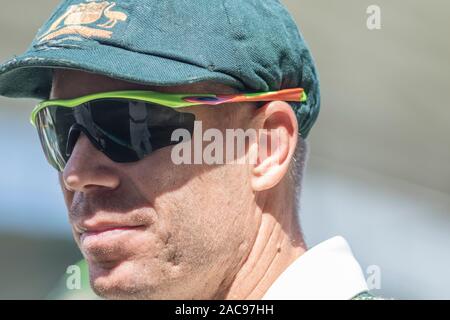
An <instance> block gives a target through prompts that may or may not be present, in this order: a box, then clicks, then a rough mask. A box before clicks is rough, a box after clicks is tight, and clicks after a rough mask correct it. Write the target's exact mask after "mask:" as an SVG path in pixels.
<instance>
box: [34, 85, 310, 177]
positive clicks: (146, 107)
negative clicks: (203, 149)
mask: <svg viewBox="0 0 450 320" xmlns="http://www.w3.org/2000/svg"><path fill="white" fill-rule="evenodd" d="M306 99H307V96H306V93H305V92H304V90H303V89H301V88H294V89H285V90H280V91H271V92H260V93H241V94H234V95H215V94H190V95H189V94H168V93H160V92H153V91H115V92H104V93H97V94H91V95H87V96H83V97H79V98H75V99H69V100H48V101H43V102H41V103H39V104H38V105H37V106H36V107H35V108H34V110H33V111H32V113H31V123H32V124H33V125H34V126H35V127H36V128H37V131H38V134H39V139H40V141H41V144H42V148H43V150H44V153H45V156H46V158H47V161H48V162H49V163H50V165H52V166H53V167H54V168H55V169H56V170H58V171H63V170H64V167H65V166H66V164H67V161H68V160H69V158H70V156H71V154H72V151H73V149H74V147H75V144H76V142H77V140H78V138H79V136H80V134H81V133H84V134H85V135H86V137H87V138H88V139H89V140H90V142H91V143H92V144H93V146H94V147H95V148H97V149H98V150H99V151H101V152H102V153H104V154H105V155H106V156H107V157H108V158H110V159H111V160H112V161H114V162H119V163H129V162H135V161H139V160H141V159H143V158H144V157H146V156H148V155H149V154H151V153H152V152H153V151H155V150H158V149H161V148H164V147H168V146H170V145H175V144H177V143H180V142H181V141H174V140H172V133H173V132H174V131H175V130H177V129H185V130H188V131H189V133H190V134H191V136H192V133H193V130H194V122H195V115H194V114H192V113H189V112H183V111H182V108H183V107H190V106H199V105H212V106H214V105H220V104H224V103H237V102H263V101H276V100H281V101H297V102H298V101H306Z"/></svg>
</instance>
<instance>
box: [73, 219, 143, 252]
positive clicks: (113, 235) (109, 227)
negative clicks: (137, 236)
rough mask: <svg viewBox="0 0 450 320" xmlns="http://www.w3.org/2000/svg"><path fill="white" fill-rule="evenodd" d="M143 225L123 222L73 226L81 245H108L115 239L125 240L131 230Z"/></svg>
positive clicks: (133, 230)
mask: <svg viewBox="0 0 450 320" xmlns="http://www.w3.org/2000/svg"><path fill="white" fill-rule="evenodd" d="M143 228H144V225H123V224H100V223H98V224H89V226H87V225H85V224H81V225H77V226H75V230H76V231H77V232H78V233H79V235H80V242H81V244H82V245H83V246H87V247H90V246H108V245H111V244H113V243H114V242H116V241H120V240H125V238H124V237H125V236H130V235H131V234H132V233H133V232H137V231H140V230H142V229H143Z"/></svg>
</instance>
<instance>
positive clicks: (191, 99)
mask: <svg viewBox="0 0 450 320" xmlns="http://www.w3.org/2000/svg"><path fill="white" fill-rule="evenodd" d="M99 99H130V100H139V101H145V102H152V103H156V104H159V105H162V106H166V107H169V108H175V109H176V108H183V107H191V106H198V105H220V104H224V103H236V102H263V101H276V100H280V101H296V102H303V101H306V100H307V96H306V93H305V91H304V90H303V89H302V88H292V89H284V90H279V91H269V92H257V93H240V94H229V95H220V94H174V93H161V92H155V91H142V90H132V91H111V92H102V93H95V94H90V95H86V96H82V97H78V98H75V99H65V100H61V99H56V100H45V101H42V102H41V103H39V104H38V105H37V106H36V107H35V108H34V109H33V111H32V112H31V116H30V122H31V124H32V125H33V126H36V116H37V114H38V113H39V111H41V110H42V109H44V108H47V107H50V106H58V107H66V108H75V107H77V106H80V105H82V104H83V103H86V102H89V101H94V100H99Z"/></svg>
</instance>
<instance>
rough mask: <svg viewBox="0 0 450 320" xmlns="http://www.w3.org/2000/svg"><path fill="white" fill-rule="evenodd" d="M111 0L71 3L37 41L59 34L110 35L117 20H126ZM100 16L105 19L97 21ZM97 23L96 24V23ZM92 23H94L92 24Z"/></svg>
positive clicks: (88, 0) (103, 36) (49, 38)
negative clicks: (115, 8)
mask: <svg viewBox="0 0 450 320" xmlns="http://www.w3.org/2000/svg"><path fill="white" fill-rule="evenodd" d="M115 6H116V3H115V2H111V1H100V2H98V1H96V0H87V2H86V3H80V4H75V5H71V6H69V7H68V8H67V10H66V12H64V14H63V15H61V16H60V17H59V18H57V19H56V20H55V22H54V23H53V24H52V25H51V26H50V28H49V29H48V30H47V32H45V33H44V34H43V35H42V36H40V37H39V42H43V41H48V40H51V39H54V38H56V37H58V36H61V35H73V34H76V35H80V36H82V37H85V38H92V37H98V38H106V39H109V38H111V36H112V33H113V31H111V30H108V29H112V28H113V27H114V26H115V25H116V24H117V22H119V21H126V20H127V18H128V16H127V15H126V14H125V13H123V12H121V11H118V10H113V8H114V7H115ZM102 18H104V19H105V20H107V21H106V22H104V23H101V24H100V23H98V22H99V21H100V20H101V19H102ZM96 23H97V24H96ZM93 24H94V25H93Z"/></svg>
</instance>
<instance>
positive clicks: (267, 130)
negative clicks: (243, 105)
mask: <svg viewBox="0 0 450 320" xmlns="http://www.w3.org/2000/svg"><path fill="white" fill-rule="evenodd" d="M257 112H258V114H257V119H258V123H259V125H258V126H259V128H258V139H257V141H255V142H254V144H253V146H252V147H251V149H250V151H251V156H252V157H253V158H254V159H256V161H255V162H254V163H253V164H252V166H251V174H250V177H251V186H252V189H253V190H254V191H263V190H267V189H270V188H273V187H274V186H276V185H277V184H278V183H279V182H280V181H281V180H282V179H283V177H284V176H285V175H286V173H287V171H288V168H289V164H290V162H291V160H292V156H293V154H294V150H295V146H296V144H297V129H298V124H297V118H296V117H295V114H294V111H293V110H292V108H291V106H290V105H289V104H287V103H286V102H283V101H274V102H270V103H268V104H266V105H265V106H263V107H262V108H260V109H258V110H257Z"/></svg>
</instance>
